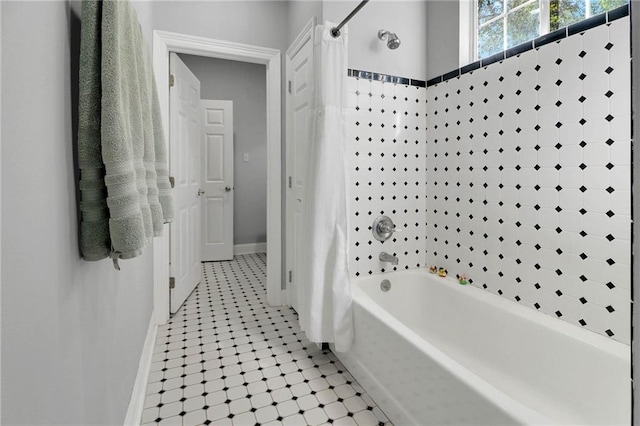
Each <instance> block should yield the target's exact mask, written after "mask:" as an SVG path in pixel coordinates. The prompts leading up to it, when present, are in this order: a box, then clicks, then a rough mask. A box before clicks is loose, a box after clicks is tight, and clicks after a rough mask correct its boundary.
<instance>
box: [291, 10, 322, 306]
mask: <svg viewBox="0 0 640 426" xmlns="http://www.w3.org/2000/svg"><path fill="white" fill-rule="evenodd" d="M314 27H315V23H314V21H313V20H312V21H311V23H310V24H309V25H307V27H306V28H305V29H304V30H303V31H302V33H301V34H300V35H299V36H298V38H297V39H296V41H295V42H294V43H293V45H292V46H291V47H290V48H289V51H288V52H287V79H288V81H289V93H288V100H287V145H286V146H287V173H288V175H289V182H290V184H289V189H288V192H287V269H288V271H290V272H289V277H290V280H289V282H288V283H287V296H288V299H289V304H290V305H291V307H293V309H296V310H297V309H298V294H299V285H300V282H299V280H298V277H299V276H300V274H299V272H298V271H300V270H301V265H300V264H301V258H300V255H301V253H302V248H303V244H304V241H302V217H303V214H304V206H305V203H304V202H305V191H306V186H305V183H306V171H307V161H308V160H307V154H308V146H309V136H310V131H309V124H310V123H309V119H310V114H311V108H312V106H313V78H314V61H313V59H314V56H313V55H314V51H313V45H314V40H313V37H314Z"/></svg>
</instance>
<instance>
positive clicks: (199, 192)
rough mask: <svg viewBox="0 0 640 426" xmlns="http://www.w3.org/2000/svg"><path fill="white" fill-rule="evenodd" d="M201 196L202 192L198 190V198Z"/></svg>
mask: <svg viewBox="0 0 640 426" xmlns="http://www.w3.org/2000/svg"><path fill="white" fill-rule="evenodd" d="M202 194H204V191H203V190H202V189H198V197H199V196H201V195H202Z"/></svg>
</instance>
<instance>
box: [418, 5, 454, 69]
mask: <svg viewBox="0 0 640 426" xmlns="http://www.w3.org/2000/svg"><path fill="white" fill-rule="evenodd" d="M459 8H460V5H459V2H457V1H452V0H431V1H428V2H427V23H426V26H427V39H426V40H427V47H426V54H427V78H428V79H429V78H433V77H438V76H440V75H442V74H444V73H447V72H449V71H453V70H454V69H456V68H458V67H459V65H458V62H459V51H460V42H459V40H460V22H459V19H460V18H459V14H460V11H459Z"/></svg>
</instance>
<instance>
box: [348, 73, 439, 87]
mask: <svg viewBox="0 0 640 426" xmlns="http://www.w3.org/2000/svg"><path fill="white" fill-rule="evenodd" d="M347 76H349V77H356V78H363V79H365V80H371V81H382V82H384V83H394V84H404V85H405V86H415V87H427V82H426V81H424V80H415V79H413V78H407V77H398V76H396V75H389V74H381V73H377V72H371V71H362V70H356V69H352V68H349V69H347Z"/></svg>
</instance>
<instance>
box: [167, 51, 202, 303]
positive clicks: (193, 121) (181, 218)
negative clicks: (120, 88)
mask: <svg viewBox="0 0 640 426" xmlns="http://www.w3.org/2000/svg"><path fill="white" fill-rule="evenodd" d="M169 65H170V71H171V75H173V76H174V82H175V84H174V86H173V87H172V88H171V90H170V94H169V96H170V101H169V102H170V103H169V105H170V107H169V120H170V124H169V125H170V133H169V137H170V140H169V145H170V164H169V167H170V173H171V176H173V177H174V178H175V188H174V199H175V205H176V213H177V214H176V220H175V221H174V222H173V223H172V224H171V236H170V239H171V248H170V259H171V275H172V276H173V277H174V278H175V286H174V288H173V289H172V290H171V302H170V305H171V306H170V310H171V313H175V312H176V311H177V310H178V309H179V308H180V306H182V304H183V303H184V301H185V300H186V299H187V297H188V296H189V294H190V293H191V292H192V291H193V289H194V288H195V287H196V285H198V283H199V282H200V277H201V273H202V271H201V266H200V198H199V196H198V189H199V184H200V161H199V157H200V112H199V104H200V82H199V81H198V79H197V78H196V77H195V75H193V73H192V72H191V71H190V70H189V69H188V68H187V67H186V65H185V64H184V63H183V62H182V61H181V60H180V58H179V57H178V55H176V54H175V53H171V54H170V58H169Z"/></svg>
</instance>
